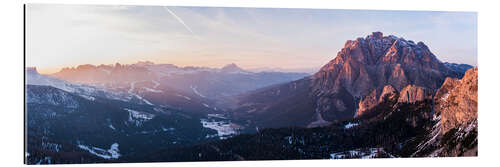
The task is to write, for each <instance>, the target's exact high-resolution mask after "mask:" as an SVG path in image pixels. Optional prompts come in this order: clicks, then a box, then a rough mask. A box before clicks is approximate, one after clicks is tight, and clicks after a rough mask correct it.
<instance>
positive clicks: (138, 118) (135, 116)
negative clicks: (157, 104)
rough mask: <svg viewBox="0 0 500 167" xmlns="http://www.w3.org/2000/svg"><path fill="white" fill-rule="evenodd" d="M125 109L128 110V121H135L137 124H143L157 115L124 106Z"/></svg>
mask: <svg viewBox="0 0 500 167" xmlns="http://www.w3.org/2000/svg"><path fill="white" fill-rule="evenodd" d="M124 110H126V111H128V113H129V115H128V121H129V122H133V123H135V125H136V126H140V125H142V123H144V122H146V121H149V120H151V119H153V118H154V117H155V115H154V114H150V113H147V112H141V111H135V110H131V109H128V108H124Z"/></svg>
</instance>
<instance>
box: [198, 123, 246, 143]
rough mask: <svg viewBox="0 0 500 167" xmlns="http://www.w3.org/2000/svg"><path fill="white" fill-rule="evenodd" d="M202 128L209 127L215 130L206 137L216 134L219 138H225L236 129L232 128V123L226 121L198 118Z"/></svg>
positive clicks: (234, 132)
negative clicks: (215, 132)
mask: <svg viewBox="0 0 500 167" xmlns="http://www.w3.org/2000/svg"><path fill="white" fill-rule="evenodd" d="M200 121H201V124H202V125H203V127H204V128H209V129H213V130H216V131H217V134H216V135H208V136H207V138H208V137H216V136H218V137H219V138H220V139H225V138H227V137H228V136H231V135H234V134H236V133H237V132H236V129H235V128H233V126H232V123H230V122H227V121H215V120H208V119H200Z"/></svg>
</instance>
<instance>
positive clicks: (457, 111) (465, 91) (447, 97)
mask: <svg viewBox="0 0 500 167" xmlns="http://www.w3.org/2000/svg"><path fill="white" fill-rule="evenodd" d="M477 82H478V78H477V68H474V69H470V70H468V71H467V72H466V73H465V75H464V77H463V78H462V79H461V80H457V79H452V78H447V79H446V82H445V83H444V84H443V86H442V87H441V88H440V89H439V91H438V92H437V94H436V97H435V101H436V107H435V109H436V113H438V114H440V115H441V125H442V133H443V134H444V133H446V132H448V131H449V130H450V129H452V128H454V127H457V126H459V125H460V124H463V123H467V122H471V121H473V120H475V119H477Z"/></svg>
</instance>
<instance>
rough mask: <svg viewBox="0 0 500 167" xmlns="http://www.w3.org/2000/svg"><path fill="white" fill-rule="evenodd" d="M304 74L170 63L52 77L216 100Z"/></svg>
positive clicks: (86, 68) (83, 68)
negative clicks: (159, 88)
mask: <svg viewBox="0 0 500 167" xmlns="http://www.w3.org/2000/svg"><path fill="white" fill-rule="evenodd" d="M308 75H309V74H306V73H283V72H258V73H256V72H250V71H247V70H244V69H242V68H240V67H238V66H237V65H236V64H234V63H232V64H228V65H226V66H224V67H222V68H220V69H219V68H207V67H191V66H187V67H178V66H176V65H173V64H154V63H153V62H148V61H146V62H138V63H135V64H129V65H122V64H119V63H116V64H115V65H99V66H95V65H79V66H77V67H76V68H63V69H62V70H61V71H59V72H57V73H54V74H52V76H54V77H56V78H59V79H62V80H66V81H70V82H76V83H86V84H96V85H102V86H115V87H116V86H119V85H121V86H127V85H128V84H129V83H131V82H135V81H155V82H159V83H161V84H162V85H168V86H169V87H171V88H175V89H178V90H180V91H185V92H191V93H193V94H195V95H198V96H201V97H206V98H211V99H216V98H220V97H227V96H232V95H236V94H239V93H242V92H245V91H249V90H253V89H257V88H261V87H265V86H270V85H273V84H278V83H284V82H289V81H293V80H296V79H300V78H303V77H306V76H308Z"/></svg>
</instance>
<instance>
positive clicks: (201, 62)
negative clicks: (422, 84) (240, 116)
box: [25, 4, 477, 74]
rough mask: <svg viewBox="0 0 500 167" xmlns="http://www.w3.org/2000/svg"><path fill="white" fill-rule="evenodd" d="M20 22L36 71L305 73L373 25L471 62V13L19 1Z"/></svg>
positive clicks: (473, 44) (474, 56)
mask: <svg viewBox="0 0 500 167" xmlns="http://www.w3.org/2000/svg"><path fill="white" fill-rule="evenodd" d="M25 24H26V25H25V26H26V66H29V67H37V69H38V71H39V72H40V73H46V74H48V73H54V72H57V71H59V70H60V69H61V68H62V67H74V66H77V65H81V64H94V65H100V64H114V63H117V62H119V63H121V64H132V63H135V62H138V61H152V62H155V63H157V64H160V63H168V64H175V65H178V66H204V67H217V68H219V67H222V66H224V65H226V64H230V63H236V64H237V65H238V66H240V67H242V68H244V69H260V68H281V69H288V70H292V71H293V70H295V71H301V72H306V71H307V72H309V71H311V70H317V69H319V68H320V67H321V66H323V65H324V64H326V63H327V62H328V61H330V60H331V59H333V58H335V57H336V55H337V52H338V51H340V49H341V48H342V47H343V46H344V44H345V42H346V41H347V40H354V39H356V38H358V37H366V36H367V35H369V34H371V33H372V32H374V31H381V32H383V33H384V36H385V35H391V34H392V35H396V36H398V37H403V38H405V39H407V40H413V41H415V42H418V41H422V42H424V43H425V44H426V45H427V46H429V48H430V50H431V52H433V53H434V54H435V55H436V56H437V57H438V59H440V60H441V61H446V62H454V63H466V64H470V65H474V66H477V13H475V12H439V11H381V10H380V11H378V10H338V9H285V8H227V7H225V8H222V7H221V8H217V7H175V6H168V7H166V6H120V5H100V6H93V5H57V4H28V5H27V6H26V22H25Z"/></svg>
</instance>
